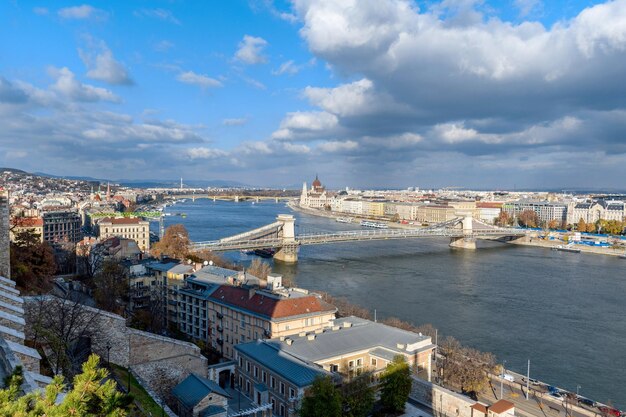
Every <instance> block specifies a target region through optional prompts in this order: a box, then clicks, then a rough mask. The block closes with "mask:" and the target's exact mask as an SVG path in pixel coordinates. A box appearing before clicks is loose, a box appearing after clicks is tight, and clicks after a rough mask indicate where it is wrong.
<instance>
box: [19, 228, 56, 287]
mask: <svg viewBox="0 0 626 417" xmlns="http://www.w3.org/2000/svg"><path fill="white" fill-rule="evenodd" d="M10 256H11V278H13V279H14V280H15V282H16V283H17V285H18V286H19V287H20V288H21V289H23V290H24V291H25V292H31V293H32V292H34V293H42V292H48V291H49V290H50V288H51V287H52V282H51V280H52V276H53V275H54V273H55V272H56V269H57V266H56V262H55V260H54V252H53V251H52V248H51V247H50V245H49V244H48V243H47V242H41V240H40V236H39V234H37V233H35V232H34V231H33V230H32V229H26V230H24V231H20V232H17V233H16V234H15V240H14V242H11V253H10Z"/></svg>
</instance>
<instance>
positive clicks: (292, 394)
mask: <svg viewBox="0 0 626 417" xmlns="http://www.w3.org/2000/svg"><path fill="white" fill-rule="evenodd" d="M289 398H296V390H295V389H293V388H289Z"/></svg>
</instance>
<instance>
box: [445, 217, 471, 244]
mask: <svg viewBox="0 0 626 417" xmlns="http://www.w3.org/2000/svg"><path fill="white" fill-rule="evenodd" d="M462 215H463V221H462V222H461V225H462V227H463V236H461V237H453V238H450V247H451V248H459V249H472V250H473V249H476V238H474V237H472V232H473V220H472V216H471V214H468V213H463V214H462Z"/></svg>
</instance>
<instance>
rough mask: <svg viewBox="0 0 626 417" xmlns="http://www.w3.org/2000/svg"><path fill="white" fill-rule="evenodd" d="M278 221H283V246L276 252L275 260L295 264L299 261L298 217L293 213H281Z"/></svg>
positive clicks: (277, 218)
mask: <svg viewBox="0 0 626 417" xmlns="http://www.w3.org/2000/svg"><path fill="white" fill-rule="evenodd" d="M276 221H278V222H280V223H282V224H283V225H282V236H280V237H282V239H283V246H282V247H281V248H280V249H279V250H278V252H276V253H275V254H274V260H276V261H280V262H284V263H288V264H293V263H296V262H298V243H297V242H296V229H295V222H296V219H295V218H294V217H293V216H292V215H291V214H279V215H278V217H276Z"/></svg>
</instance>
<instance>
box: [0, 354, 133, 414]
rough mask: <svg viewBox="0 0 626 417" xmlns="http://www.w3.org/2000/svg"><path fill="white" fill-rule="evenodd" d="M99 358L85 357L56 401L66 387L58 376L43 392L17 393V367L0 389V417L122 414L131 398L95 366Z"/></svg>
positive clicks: (125, 412)
mask: <svg viewBox="0 0 626 417" xmlns="http://www.w3.org/2000/svg"><path fill="white" fill-rule="evenodd" d="M99 361H100V360H99V358H98V356H96V355H91V356H90V357H89V359H88V360H87V361H86V362H85V363H84V364H83V366H82V373H81V374H79V375H76V377H74V380H73V383H72V388H71V389H70V390H69V391H68V392H67V394H66V395H65V396H64V397H62V400H61V401H60V402H57V399H59V398H60V397H59V395H60V394H62V393H63V392H64V391H65V390H66V388H67V387H66V386H65V385H64V384H63V377H62V376H60V375H59V376H56V377H55V378H54V379H53V381H52V383H51V384H49V385H48V386H47V387H46V388H45V390H44V391H43V392H42V391H33V392H31V393H28V394H26V395H22V396H20V394H21V390H20V386H21V385H22V382H23V380H24V377H23V375H22V372H21V370H18V371H17V372H15V373H14V374H13V375H11V377H10V378H9V381H8V382H9V383H8V385H7V388H5V389H2V390H0V416H3V417H9V416H18V417H22V416H23V417H26V416H28V417H37V416H42V417H43V416H45V417H62V416H107V417H122V416H126V415H127V410H128V408H129V406H130V404H131V403H132V401H133V398H132V397H131V396H130V395H126V394H123V393H121V392H119V391H117V389H116V385H115V381H113V380H112V379H108V372H107V370H106V369H104V368H99V367H98V364H99Z"/></svg>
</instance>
